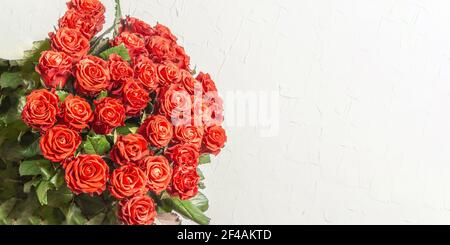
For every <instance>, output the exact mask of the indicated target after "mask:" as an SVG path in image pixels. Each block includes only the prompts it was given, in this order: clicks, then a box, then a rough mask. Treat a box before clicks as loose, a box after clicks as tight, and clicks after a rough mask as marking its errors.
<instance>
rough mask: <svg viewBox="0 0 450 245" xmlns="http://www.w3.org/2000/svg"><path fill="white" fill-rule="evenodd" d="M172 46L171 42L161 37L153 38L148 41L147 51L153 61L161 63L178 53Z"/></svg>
mask: <svg viewBox="0 0 450 245" xmlns="http://www.w3.org/2000/svg"><path fill="white" fill-rule="evenodd" d="M172 46H173V44H172V41H171V40H169V39H167V38H164V37H160V36H152V37H150V38H149V39H148V43H147V50H148V52H149V53H150V56H151V57H152V59H154V60H155V61H156V62H161V61H164V60H166V59H171V58H172V57H174V56H175V54H176V53H175V50H174V48H173V47H172Z"/></svg>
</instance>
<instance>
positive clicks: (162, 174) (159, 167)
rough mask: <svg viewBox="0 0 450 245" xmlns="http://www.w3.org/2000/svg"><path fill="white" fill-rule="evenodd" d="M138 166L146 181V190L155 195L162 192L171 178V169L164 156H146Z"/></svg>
mask: <svg viewBox="0 0 450 245" xmlns="http://www.w3.org/2000/svg"><path fill="white" fill-rule="evenodd" d="M138 166H139V167H140V168H141V169H142V171H144V173H145V174H146V175H147V179H148V188H149V189H150V190H151V191H154V192H155V193H156V194H158V195H159V194H160V193H161V192H163V191H164V190H165V189H166V188H167V186H168V185H169V183H170V180H171V178H172V168H171V167H170V164H169V161H168V160H167V158H165V157H164V156H148V157H146V158H144V159H143V160H142V161H140V162H139V164H138Z"/></svg>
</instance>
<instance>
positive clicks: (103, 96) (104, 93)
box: [95, 90, 108, 100]
mask: <svg viewBox="0 0 450 245" xmlns="http://www.w3.org/2000/svg"><path fill="white" fill-rule="evenodd" d="M106 97H108V91H105V90H103V91H102V92H100V94H99V95H98V96H97V97H96V98H95V100H101V99H103V98H106Z"/></svg>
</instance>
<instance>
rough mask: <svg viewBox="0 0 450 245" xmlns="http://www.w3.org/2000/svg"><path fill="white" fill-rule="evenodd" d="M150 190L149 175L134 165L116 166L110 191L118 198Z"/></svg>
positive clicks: (141, 193)
mask: <svg viewBox="0 0 450 245" xmlns="http://www.w3.org/2000/svg"><path fill="white" fill-rule="evenodd" d="M147 191H148V188H147V176H146V175H145V173H144V171H142V170H141V169H140V168H138V167H136V166H134V165H124V166H122V167H120V168H116V169H115V170H114V171H113V173H112V175H111V180H110V186H109V192H110V193H111V195H112V196H113V197H115V198H117V199H123V198H126V197H133V196H137V195H143V194H145V193H146V192H147Z"/></svg>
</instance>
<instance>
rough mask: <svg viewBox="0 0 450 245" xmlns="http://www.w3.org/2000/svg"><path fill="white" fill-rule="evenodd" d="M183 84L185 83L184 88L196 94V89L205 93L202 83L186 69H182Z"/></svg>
mask: <svg viewBox="0 0 450 245" xmlns="http://www.w3.org/2000/svg"><path fill="white" fill-rule="evenodd" d="M181 84H182V85H183V87H184V89H186V91H187V92H188V93H189V94H191V95H194V94H195V92H196V91H195V90H196V89H198V90H199V92H200V93H203V87H202V84H201V83H200V82H199V81H197V80H196V79H195V78H194V77H193V76H192V74H191V73H190V72H188V71H186V70H181Z"/></svg>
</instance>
